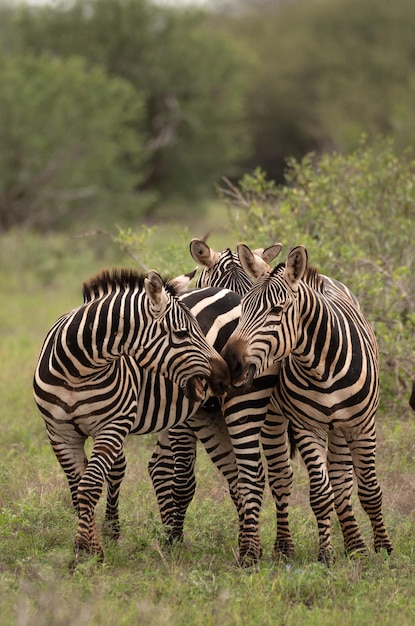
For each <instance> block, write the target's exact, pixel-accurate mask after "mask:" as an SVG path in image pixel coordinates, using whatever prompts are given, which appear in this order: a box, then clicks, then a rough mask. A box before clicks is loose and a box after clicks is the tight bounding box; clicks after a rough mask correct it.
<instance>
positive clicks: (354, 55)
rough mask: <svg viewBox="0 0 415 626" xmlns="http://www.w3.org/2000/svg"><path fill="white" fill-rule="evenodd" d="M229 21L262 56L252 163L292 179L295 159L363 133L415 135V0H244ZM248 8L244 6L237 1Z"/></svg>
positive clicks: (254, 87)
mask: <svg viewBox="0 0 415 626" xmlns="http://www.w3.org/2000/svg"><path fill="white" fill-rule="evenodd" d="M242 5H243V6H244V8H245V10H244V11H242V10H241V9H240V11H239V13H237V15H234V14H231V16H228V18H226V16H221V17H222V24H224V25H226V27H227V28H228V29H229V30H230V31H231V32H232V33H233V35H234V36H235V37H237V38H238V39H240V40H241V42H242V44H243V45H244V46H246V47H248V48H249V49H251V50H252V52H253V53H254V54H255V56H256V66H255V70H254V72H253V73H252V75H251V77H250V81H249V84H250V90H249V94H248V100H247V119H248V125H249V127H250V128H251V130H252V134H253V146H254V149H253V152H252V154H251V156H250V158H249V159H248V160H247V161H246V165H247V166H248V168H249V169H251V170H252V169H254V168H255V167H256V166H258V165H259V166H261V167H262V169H264V170H265V171H266V172H267V173H268V174H269V176H271V178H273V179H277V180H280V181H282V180H283V171H284V168H285V161H286V158H287V157H289V156H293V157H296V158H301V157H302V156H304V155H305V154H306V153H308V152H309V151H311V150H314V151H316V152H319V153H322V152H324V151H326V150H328V149H333V148H334V149H337V150H341V151H344V152H348V151H351V150H354V149H355V148H356V146H357V144H358V142H359V138H360V136H361V134H362V133H367V134H368V135H369V136H370V138H371V139H375V137H376V136H377V135H378V134H382V135H384V136H386V135H388V136H391V137H394V138H395V140H396V147H397V149H399V150H401V149H405V148H406V147H407V146H408V145H411V144H413V143H414V142H415V125H414V122H413V115H412V113H411V112H412V111H413V110H414V107H415V89H414V84H415V63H414V59H415V39H414V37H413V2H412V0H396V1H395V2H389V0H335V1H333V0H294V1H292V0H291V1H288V2H278V3H274V5H272V3H269V2H268V1H267V0H258V1H257V2H256V1H252V0H244V2H243V3H242ZM238 6H239V5H238Z"/></svg>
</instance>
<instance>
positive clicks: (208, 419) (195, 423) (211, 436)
mask: <svg viewBox="0 0 415 626" xmlns="http://www.w3.org/2000/svg"><path fill="white" fill-rule="evenodd" d="M188 424H189V426H190V427H191V428H192V430H193V431H194V433H195V435H196V437H197V438H198V439H199V441H200V442H201V443H202V444H203V446H204V448H205V450H206V452H207V454H208V456H209V458H210V460H211V461H212V463H213V464H214V465H215V467H216V468H217V469H218V471H219V472H220V473H221V474H222V475H223V477H224V478H225V479H226V481H227V483H228V489H229V494H230V496H231V499H232V502H233V503H234V505H235V507H236V509H237V511H238V515H239V514H240V511H241V501H240V497H239V492H238V466H237V464H236V458H235V453H234V450H233V446H232V441H231V438H230V436H229V432H228V429H227V427H226V423H225V419H224V417H223V413H222V411H221V410H217V411H214V412H212V411H205V410H204V409H203V408H200V409H199V410H198V411H197V412H196V413H195V414H194V415H192V417H191V418H189V420H188ZM259 479H260V480H261V481H262V482H263V483H264V484H265V474H264V472H263V471H262V475H261V476H260V477H259ZM240 522H241V519H240Z"/></svg>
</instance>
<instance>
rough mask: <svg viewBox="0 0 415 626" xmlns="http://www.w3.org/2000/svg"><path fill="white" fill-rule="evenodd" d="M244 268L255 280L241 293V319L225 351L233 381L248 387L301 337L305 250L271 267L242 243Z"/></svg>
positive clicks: (296, 251) (240, 245) (292, 253)
mask: <svg viewBox="0 0 415 626" xmlns="http://www.w3.org/2000/svg"><path fill="white" fill-rule="evenodd" d="M238 253H239V258H240V261H241V265H242V267H243V268H244V270H245V271H246V272H247V273H249V274H250V275H251V276H252V278H254V279H257V280H256V282H255V283H254V285H253V286H252V287H251V289H250V290H249V292H248V293H247V294H246V295H245V296H244V297H243V298H242V302H241V305H242V310H241V318H240V321H239V324H238V326H237V327H236V329H235V330H234V332H233V333H232V335H231V336H230V338H229V340H228V342H227V344H226V346H225V348H224V349H223V351H222V356H223V357H224V359H225V361H226V362H227V364H228V367H229V370H230V373H231V381H232V384H233V385H234V386H249V385H250V384H251V382H252V380H253V378H254V377H255V376H258V375H260V374H261V373H262V372H264V371H265V370H266V369H268V368H269V367H270V366H271V365H272V364H273V363H274V362H275V361H280V360H282V359H284V358H285V357H286V356H288V354H289V353H290V352H291V351H292V350H293V349H294V348H295V345H296V343H297V339H298V336H297V335H298V320H299V307H298V297H297V296H298V289H299V285H300V281H301V279H302V277H303V276H304V273H305V271H306V268H307V251H306V249H305V247H304V246H297V247H296V248H294V249H293V250H291V252H290V253H289V254H288V257H287V261H286V263H285V264H283V263H281V264H279V265H278V266H277V267H276V268H275V269H270V268H269V266H268V267H267V265H266V264H265V263H264V262H263V260H262V259H260V258H259V257H258V256H257V255H256V254H255V253H254V252H252V251H251V250H250V249H249V248H248V247H247V246H244V245H242V244H239V246H238Z"/></svg>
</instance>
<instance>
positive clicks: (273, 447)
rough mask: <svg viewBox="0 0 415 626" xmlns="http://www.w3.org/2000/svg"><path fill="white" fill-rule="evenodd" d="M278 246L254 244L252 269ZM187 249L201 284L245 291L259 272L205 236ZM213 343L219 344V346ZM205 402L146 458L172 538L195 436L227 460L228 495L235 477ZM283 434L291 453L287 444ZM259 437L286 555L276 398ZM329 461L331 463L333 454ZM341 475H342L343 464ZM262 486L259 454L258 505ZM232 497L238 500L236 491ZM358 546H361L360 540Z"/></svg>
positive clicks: (284, 452)
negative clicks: (249, 269)
mask: <svg viewBox="0 0 415 626" xmlns="http://www.w3.org/2000/svg"><path fill="white" fill-rule="evenodd" d="M280 250H281V244H273V245H272V246H269V247H268V248H261V249H258V250H255V251H254V254H255V257H256V263H257V266H258V267H257V268H256V271H258V268H259V270H260V271H259V273H263V272H265V271H271V267H270V266H269V264H268V263H269V262H270V261H271V260H272V259H273V258H275V257H276V256H277V255H278V254H279V252H280ZM190 252H191V255H192V257H193V259H194V260H195V261H196V262H197V263H198V265H200V266H202V268H203V269H202V272H201V274H200V276H199V278H198V281H197V287H199V288H200V287H203V286H206V285H209V284H214V285H220V286H226V285H232V287H233V289H234V290H235V291H238V292H239V293H241V294H243V293H246V291H247V290H248V289H249V288H250V287H252V285H253V279H254V278H257V277H258V276H257V275H256V274H255V272H254V275H253V276H250V275H249V274H248V273H247V272H246V271H245V270H244V269H243V268H242V266H241V263H240V261H239V257H238V255H237V253H235V252H232V251H231V250H230V249H226V250H224V251H223V252H217V251H216V250H214V249H212V248H210V247H209V246H208V244H207V243H206V242H204V241H201V240H199V239H193V240H192V241H191V243H190ZM322 279H323V280H324V282H325V288H326V289H327V290H329V289H331V288H333V287H334V288H337V289H338V290H340V291H341V292H342V293H343V295H344V297H345V298H349V299H350V300H351V301H352V302H354V303H355V304H356V306H358V302H357V299H356V298H355V296H354V295H353V294H352V293H351V292H350V290H349V289H348V288H347V287H346V286H345V285H344V284H343V283H341V282H339V281H337V280H335V279H332V278H329V277H327V276H323V275H322ZM216 347H217V348H218V349H220V346H216ZM270 391H271V390H270ZM271 399H272V398H271ZM205 408H206V405H204V406H203V407H201V408H199V410H198V411H197V412H196V413H195V414H194V415H192V416H191V418H190V419H189V420H188V421H187V422H186V423H182V424H180V425H179V426H177V427H175V428H172V429H170V430H169V431H164V432H163V433H161V434H160V436H159V440H158V442H157V446H156V448H155V450H154V452H153V456H152V458H151V460H150V462H149V472H150V476H151V479H152V482H153V486H154V490H155V492H156V496H157V501H158V505H159V510H160V515H161V519H162V521H163V523H164V524H165V525H166V527H167V529H168V535H169V537H170V539H178V540H182V539H183V524H184V517H185V513H186V510H187V507H188V505H189V504H190V502H191V500H192V498H193V496H194V493H195V487H196V480H195V475H194V465H195V460H196V441H197V439H200V440H201V441H202V443H203V444H204V446H205V448H206V450H207V452H208V454H209V456H210V457H211V459H212V461H213V462H214V463H215V465H216V466H217V467H218V469H219V470H220V471H222V473H225V472H224V468H223V464H224V462H225V460H226V464H227V467H226V473H225V476H226V478H227V479H228V483H229V489H230V491H231V495H232V483H233V482H235V481H236V478H235V476H236V475H237V472H238V469H237V467H235V464H236V459H235V458H234V454H233V450H232V441H231V439H230V437H229V433H228V431H227V428H226V426H225V425H224V420H223V416H222V413H221V411H220V409H219V407H217V408H216V410H215V409H214V407H213V406H212V405H209V413H210V414H209V413H208V412H207V411H206V410H204V409H205ZM247 408H248V409H249V404H248V405H247V407H245V408H244V407H242V406H241V409H240V410H241V412H242V411H243V410H246V409H247ZM287 436H288V438H289V443H290V448H291V453H289V450H288V447H287V445H288V441H287ZM330 438H331V433H329V440H330ZM261 443H262V448H263V451H264V453H265V457H266V460H267V473H268V483H269V486H270V490H271V493H272V496H273V499H274V501H275V505H276V522H277V535H276V538H275V543H274V553H275V554H276V555H279V554H283V555H285V556H290V555H291V554H292V553H293V552H294V542H293V539H292V537H291V533H290V530H289V523H288V506H289V497H290V493H291V489H292V481H293V472H292V468H291V465H290V462H289V456H291V457H292V456H293V455H294V454H295V440H294V438H293V436H292V433H291V431H290V428H289V422H288V420H287V419H286V417H285V416H284V415H283V414H282V413H281V411H280V410H279V408H278V403H277V402H275V400H274V401H273V402H271V403H270V405H269V407H268V413H267V417H266V419H265V421H264V424H263V426H262V429H261ZM337 449H338V448H337ZM254 450H255V444H253V453H254ZM346 452H348V449H347V450H343V457H344V456H345V454H346ZM328 455H329V457H330V456H332V455H333V456H335V452H334V450H333V448H332V446H331V447H330V448H329V450H328ZM218 459H219V461H218ZM331 462H332V463H334V459H333V460H332V461H331ZM221 464H222V466H221ZM342 479H343V480H346V470H345V469H344V470H343V475H342ZM264 486H265V475H264V471H263V467H262V463H261V462H260V460H259V466H258V474H257V478H256V487H257V488H258V493H257V498H258V507H259V506H260V500H261V492H262V491H263V488H264ZM232 497H233V496H232ZM233 500H234V502H235V503H237V500H236V499H235V498H234V497H233ZM347 505H348V506H349V509H350V513H349V517H351V515H352V508H351V502H348V503H347ZM249 542H250V548H249V552H250V554H249V557H253V558H256V556H257V555H259V554H260V552H261V549H260V546H258V548H257V549H255V548H254V547H253V544H252V540H251V539H249ZM361 549H362V550H363V549H364V546H363V545H362V546H361ZM346 550H347V547H346Z"/></svg>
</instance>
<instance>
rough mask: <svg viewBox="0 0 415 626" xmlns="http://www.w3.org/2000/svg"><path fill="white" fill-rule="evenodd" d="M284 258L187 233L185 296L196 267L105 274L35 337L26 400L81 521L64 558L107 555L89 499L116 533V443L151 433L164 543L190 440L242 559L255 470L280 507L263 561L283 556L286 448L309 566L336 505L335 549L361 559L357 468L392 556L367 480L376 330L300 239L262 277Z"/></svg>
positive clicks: (174, 529) (255, 548)
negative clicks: (101, 507)
mask: <svg viewBox="0 0 415 626" xmlns="http://www.w3.org/2000/svg"><path fill="white" fill-rule="evenodd" d="M280 250H281V245H280V244H275V245H273V246H270V247H268V248H264V249H259V250H253V251H252V250H250V249H249V248H248V247H247V246H242V245H239V246H238V253H235V252H232V251H231V250H229V249H227V250H225V251H223V252H217V251H215V250H213V249H212V248H210V247H209V246H208V245H207V244H206V243H205V242H203V241H201V240H192V242H191V244H190V252H191V255H192V256H193V258H194V259H195V261H196V262H197V263H198V265H199V266H201V267H202V271H201V273H200V276H199V278H198V281H197V285H196V288H195V289H190V290H189V289H188V288H187V287H188V284H189V282H190V280H191V278H192V277H193V274H189V275H186V276H181V277H178V278H176V279H170V280H166V279H163V278H161V277H160V275H159V274H158V273H157V272H154V271H153V272H149V274H148V275H147V276H142V275H138V274H136V273H135V272H132V271H126V270H121V271H118V272H117V271H114V272H103V273H102V274H101V275H98V276H96V277H95V278H93V279H91V280H90V281H88V282H86V283H84V287H83V295H84V302H83V304H82V305H81V306H79V307H78V308H76V309H74V310H73V311H71V312H69V313H67V314H66V315H63V316H62V317H61V318H60V319H59V320H58V321H57V322H56V323H55V324H54V326H53V327H52V328H51V330H50V331H49V333H48V334H47V337H46V339H45V341H44V344H43V347H42V350H41V353H40V356H39V360H38V363H37V367H36V371H35V375H34V397H35V401H36V403H37V406H38V408H39V410H40V412H41V414H42V416H43V418H44V421H45V425H46V429H47V433H48V437H49V440H50V443H51V445H52V448H53V450H54V452H55V455H56V457H57V459H58V461H59V463H60V464H61V466H62V469H63V470H64V472H65V475H66V477H67V480H68V483H69V487H70V491H71V497H72V502H73V505H74V508H75V510H76V512H77V515H78V528H77V532H76V535H75V539H74V551H75V557H76V559H78V558H80V557H81V556H82V555H84V554H87V555H88V554H96V555H98V556H99V557H100V558H102V557H103V548H102V545H101V542H100V539H99V536H98V532H97V529H96V524H95V506H96V504H97V502H98V500H99V498H100V496H101V493H102V490H103V486H104V483H105V482H106V483H107V500H106V511H105V522H104V530H105V532H106V533H108V534H109V535H110V536H111V537H112V538H114V539H117V538H118V536H119V533H120V524H119V514H118V510H119V497H120V486H121V483H122V480H123V478H124V475H125V472H126V459H125V453H124V441H125V439H126V437H127V435H128V434H145V433H149V432H159V438H158V441H157V445H156V447H155V450H154V452H153V455H152V457H151V459H150V461H149V466H148V469H149V473H150V477H151V480H152V483H153V486H154V490H155V493H156V497H157V502H158V506H159V510H160V516H161V520H162V522H163V524H164V526H165V528H166V534H167V536H168V537H169V539H170V540H171V541H173V540H182V539H183V525H184V519H185V514H186V510H187V507H188V505H189V504H190V502H191V500H192V498H193V495H194V491H195V484H196V482H195V474H194V468H195V458H196V441H197V439H199V440H200V441H201V443H202V444H203V445H204V447H205V449H206V451H207V452H208V454H209V457H210V458H211V460H212V462H213V463H214V464H215V465H216V467H217V468H218V469H219V471H220V472H221V473H222V474H223V476H224V477H225V478H226V480H227V482H228V486H229V492H230V495H231V498H232V500H233V502H234V504H235V507H236V510H237V515H238V518H239V541H238V544H239V557H240V560H241V562H244V563H249V562H251V561H252V560H257V559H258V558H259V557H260V556H261V541H260V533H259V513H260V508H261V503H262V496H263V491H264V487H265V475H267V479H268V483H269V486H270V490H271V493H272V496H273V499H274V502H275V508H276V522H277V534H276V539H275V544H274V550H275V553H276V554H283V555H287V556H289V555H291V554H292V553H293V551H294V542H293V539H292V537H291V533H290V528H289V500H290V494H291V488H292V482H293V472H292V469H291V464H290V445H291V446H292V451H293V450H294V449H295V447H298V450H299V452H300V453H301V455H302V458H303V460H304V462H305V465H306V467H307V470H308V474H309V480H310V504H311V507H312V509H313V512H314V514H315V516H316V519H317V524H318V532H319V554H318V558H319V560H321V561H323V562H326V563H327V564H329V563H330V562H331V560H332V558H333V555H332V545H331V537H330V520H331V516H332V512H333V510H335V511H336V514H337V516H338V519H339V522H340V527H341V530H342V533H343V538H344V546H345V551H346V553H347V554H349V555H353V554H356V553H359V554H367V548H366V546H365V543H364V541H363V538H362V536H361V534H360V531H359V528H358V525H357V522H356V519H355V516H354V512H353V508H352V502H351V491H352V484H353V472H354V473H355V475H356V480H357V484H358V495H359V499H360V502H361V504H362V506H363V508H364V510H365V511H366V513H367V514H368V516H369V518H370V521H371V524H372V528H373V534H374V547H375V550H376V551H379V550H381V549H385V550H386V551H387V552H388V553H390V552H391V551H392V544H391V542H390V539H389V537H388V535H387V532H386V529H385V526H384V522H383V517H382V510H381V509H382V493H381V489H380V486H379V483H378V480H377V477H376V472H375V447H376V437H375V413H376V409H377V406H378V394H379V390H378V368H379V364H378V353H377V345H376V340H375V338H374V334H373V331H372V329H371V328H370V326H369V324H368V322H367V321H366V319H365V318H364V316H363V314H362V312H361V310H360V308H359V305H358V303H357V301H356V299H355V297H354V296H353V294H352V293H351V292H350V291H349V290H348V289H347V287H346V286H345V285H343V284H342V283H339V282H338V281H335V280H333V279H330V278H328V277H326V276H323V275H319V274H317V272H316V271H315V270H314V269H312V268H310V267H309V266H308V262H307V253H306V250H305V249H304V248H303V247H302V246H299V247H297V248H295V249H294V250H292V251H291V252H290V253H289V255H288V257H287V261H286V263H280V264H278V265H277V267H275V268H274V269H272V268H271V266H270V263H271V262H272V261H273V259H274V258H275V257H276V256H277V255H278V254H279V252H280ZM88 437H92V439H93V448H92V453H91V456H90V459H89V460H87V458H86V454H85V449H84V445H85V441H86V439H87V438H88ZM261 447H262V451H263V454H264V457H265V461H266V472H265V469H264V467H263V464H262V461H261Z"/></svg>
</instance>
